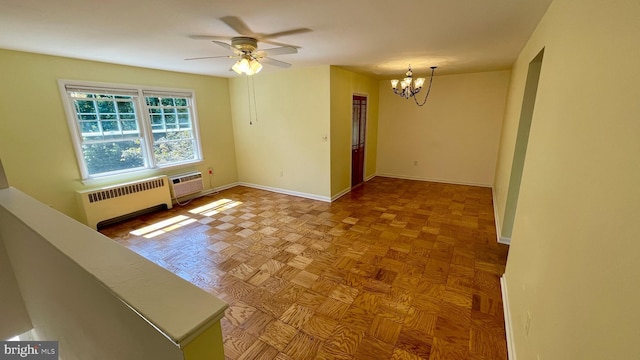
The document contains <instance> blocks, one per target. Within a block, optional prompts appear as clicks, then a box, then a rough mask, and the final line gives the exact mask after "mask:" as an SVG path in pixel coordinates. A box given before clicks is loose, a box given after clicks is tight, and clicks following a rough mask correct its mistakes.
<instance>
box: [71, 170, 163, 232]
mask: <svg viewBox="0 0 640 360" xmlns="http://www.w3.org/2000/svg"><path fill="white" fill-rule="evenodd" d="M77 195H78V198H79V201H80V204H81V205H82V209H83V210H84V215H85V223H86V224H87V225H88V226H89V227H92V228H94V229H97V228H98V224H99V223H100V222H102V221H105V220H109V219H114V218H117V217H121V216H124V215H127V214H131V213H135V212H138V211H141V210H144V209H148V208H151V207H154V206H158V205H166V206H167V209H171V208H172V207H173V205H172V203H171V193H170V190H169V179H168V178H167V177H166V176H164V175H163V176H156V177H152V178H148V179H143V180H138V181H133V182H128V183H123V184H118V185H112V186H108V187H103V188H99V189H93V190H85V191H78V192H77Z"/></svg>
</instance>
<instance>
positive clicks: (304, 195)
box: [237, 182, 331, 202]
mask: <svg viewBox="0 0 640 360" xmlns="http://www.w3.org/2000/svg"><path fill="white" fill-rule="evenodd" d="M237 185H241V186H246V187H250V188H254V189H260V190H267V191H272V192H275V193H279V194H285V195H291V196H298V197H302V198H306V199H312V200H320V201H324V202H331V198H330V197H328V196H320V195H316V194H308V193H303V192H298V191H292V190H287V189H281V188H275V187H271V186H264V185H258V184H251V183H245V182H239V183H237Z"/></svg>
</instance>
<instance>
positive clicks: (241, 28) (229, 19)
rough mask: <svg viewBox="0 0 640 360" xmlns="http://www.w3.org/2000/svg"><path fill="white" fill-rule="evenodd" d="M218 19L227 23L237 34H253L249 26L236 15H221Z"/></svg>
mask: <svg viewBox="0 0 640 360" xmlns="http://www.w3.org/2000/svg"><path fill="white" fill-rule="evenodd" d="M220 20H221V21H222V22H223V23H225V24H227V25H228V26H229V27H230V28H232V29H233V30H235V31H236V32H237V33H238V34H240V35H244V36H253V35H254V34H253V31H251V29H249V26H247V24H245V23H244V21H242V19H240V18H239V17H236V16H224V17H221V18H220Z"/></svg>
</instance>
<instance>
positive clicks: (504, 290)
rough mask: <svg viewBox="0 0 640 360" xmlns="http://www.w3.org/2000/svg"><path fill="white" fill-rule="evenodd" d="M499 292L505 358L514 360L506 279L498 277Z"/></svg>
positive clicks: (514, 353)
mask: <svg viewBox="0 0 640 360" xmlns="http://www.w3.org/2000/svg"><path fill="white" fill-rule="evenodd" d="M500 290H501V292H502V310H503V311H504V330H505V333H506V335H507V356H508V358H509V360H516V352H515V345H514V344H513V327H512V326H511V312H510V310H509V295H508V292H507V279H505V277H504V275H502V276H501V277H500Z"/></svg>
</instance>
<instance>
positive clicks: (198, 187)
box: [169, 172, 204, 199]
mask: <svg viewBox="0 0 640 360" xmlns="http://www.w3.org/2000/svg"><path fill="white" fill-rule="evenodd" d="M169 182H170V183H171V191H172V192H173V197H174V198H176V199H177V198H180V197H183V196H186V195H190V194H195V193H197V192H200V191H202V190H203V189H204V184H203V183H202V173H201V172H192V173H188V174H180V175H174V176H171V177H169Z"/></svg>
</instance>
